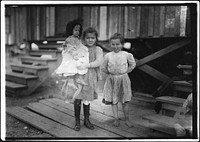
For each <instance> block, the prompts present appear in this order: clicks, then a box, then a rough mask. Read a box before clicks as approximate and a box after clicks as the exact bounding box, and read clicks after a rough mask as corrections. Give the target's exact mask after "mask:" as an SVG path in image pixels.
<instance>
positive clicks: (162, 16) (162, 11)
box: [159, 6, 165, 36]
mask: <svg viewBox="0 0 200 142" xmlns="http://www.w3.org/2000/svg"><path fill="white" fill-rule="evenodd" d="M159 31H160V36H163V35H164V31H165V6H160V28H159Z"/></svg>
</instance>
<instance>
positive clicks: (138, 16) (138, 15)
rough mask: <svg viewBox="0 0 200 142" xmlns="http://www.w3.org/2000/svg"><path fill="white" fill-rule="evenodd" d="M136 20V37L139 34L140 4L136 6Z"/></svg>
mask: <svg viewBox="0 0 200 142" xmlns="http://www.w3.org/2000/svg"><path fill="white" fill-rule="evenodd" d="M136 13H137V14H136V15H137V17H136V21H137V24H136V37H139V36H140V20H141V6H138V7H136Z"/></svg>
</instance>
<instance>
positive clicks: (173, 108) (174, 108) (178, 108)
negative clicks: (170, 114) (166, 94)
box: [162, 103, 182, 112]
mask: <svg viewBox="0 0 200 142" xmlns="http://www.w3.org/2000/svg"><path fill="white" fill-rule="evenodd" d="M163 109H167V110H171V111H176V112H177V111H178V112H180V111H181V110H182V106H177V105H173V104H168V103H162V110H163Z"/></svg>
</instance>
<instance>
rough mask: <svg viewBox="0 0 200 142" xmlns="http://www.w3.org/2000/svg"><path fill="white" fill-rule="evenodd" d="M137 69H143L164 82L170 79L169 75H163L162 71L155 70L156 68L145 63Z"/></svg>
mask: <svg viewBox="0 0 200 142" xmlns="http://www.w3.org/2000/svg"><path fill="white" fill-rule="evenodd" d="M138 69H140V70H142V71H144V72H145V73H147V74H149V75H150V76H152V77H154V78H156V79H158V80H160V81H162V82H166V81H168V80H170V77H168V76H166V75H164V74H163V73H161V72H159V71H157V70H156V69H154V68H152V67H151V66H148V65H146V64H144V65H142V66H139V67H138Z"/></svg>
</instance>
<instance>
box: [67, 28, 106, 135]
mask: <svg viewBox="0 0 200 142" xmlns="http://www.w3.org/2000/svg"><path fill="white" fill-rule="evenodd" d="M97 37H98V33H97V31H96V30H95V29H94V28H91V27H89V28H87V29H86V30H85V31H84V32H83V37H82V42H83V44H84V45H85V46H86V47H87V48H88V52H89V63H84V64H82V65H80V66H79V67H78V69H80V70H85V69H88V71H87V73H86V74H84V75H83V79H84V82H85V83H86V84H85V85H83V87H82V88H81V91H80V93H79V94H78V95H77V94H76V98H75V100H74V116H75V127H74V130H75V131H79V130H80V128H81V124H80V111H81V105H82V104H83V112H84V125H85V126H86V127H87V128H89V129H94V125H93V124H92V123H91V122H90V120H89V116H90V102H91V101H93V100H95V99H97V97H98V94H97V81H98V80H101V70H100V65H101V64H102V63H103V50H102V49H101V48H100V47H99V46H97V45H96V43H97V40H98V39H97ZM72 80H73V81H71V82H68V85H66V89H65V90H66V91H65V93H66V94H67V93H70V95H71V94H73V93H75V92H76V86H77V82H76V79H72ZM70 83H71V84H70Z"/></svg>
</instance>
